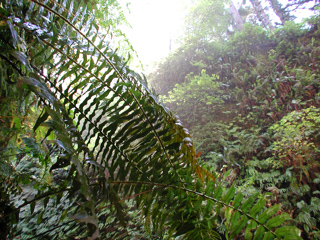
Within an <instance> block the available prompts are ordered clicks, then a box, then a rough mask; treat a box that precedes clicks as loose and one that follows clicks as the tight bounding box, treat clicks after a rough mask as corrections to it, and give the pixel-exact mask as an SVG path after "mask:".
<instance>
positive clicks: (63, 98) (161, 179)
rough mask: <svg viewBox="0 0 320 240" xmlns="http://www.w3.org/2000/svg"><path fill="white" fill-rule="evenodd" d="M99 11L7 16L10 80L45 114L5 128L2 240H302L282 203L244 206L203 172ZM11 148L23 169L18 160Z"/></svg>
mask: <svg viewBox="0 0 320 240" xmlns="http://www.w3.org/2000/svg"><path fill="white" fill-rule="evenodd" d="M97 6H98V5H97ZM97 6H96V5H94V4H92V3H91V2H87V1H76V2H75V1H55V2H38V1H37V0H32V1H31V2H16V1H6V2H3V3H2V5H1V12H2V17H3V18H4V19H5V20H3V22H2V23H3V25H1V27H2V28H3V30H4V33H5V34H4V37H3V39H2V38H1V47H2V49H4V51H3V53H2V55H1V64H2V65H6V66H7V68H8V69H9V71H3V74H2V75H1V76H4V78H3V79H1V81H2V83H5V82H6V83H5V84H7V83H9V84H10V83H15V84H12V86H11V87H9V86H8V89H10V88H17V89H19V88H20V87H21V88H23V89H24V90H25V91H26V92H27V93H28V95H27V96H31V98H32V99H34V101H35V103H37V104H35V103H34V104H30V105H25V108H26V110H28V111H31V109H32V108H34V111H33V112H32V114H31V113H30V112H29V114H26V115H25V117H29V116H30V118H28V121H27V122H23V121H22V120H21V118H20V115H18V116H15V115H13V114H10V115H9V119H10V121H11V125H6V127H5V129H6V131H12V132H13V135H12V136H11V137H10V138H9V139H8V140H7V141H5V142H4V143H2V144H3V146H4V149H2V150H1V155H2V156H4V155H6V156H7V157H9V158H7V160H5V161H3V160H1V169H9V170H10V171H11V172H12V174H10V175H8V174H6V173H5V171H1V180H3V181H2V182H3V184H2V185H1V201H2V203H4V205H3V206H4V207H3V208H2V209H1V210H2V212H3V213H5V214H3V215H1V216H4V217H1V223H4V225H5V228H4V230H3V232H2V236H5V237H6V238H44V239H46V238H54V239H71V238H78V239H107V238H131V237H136V236H137V234H138V235H139V238H140V239H142V238H155V239H157V238H158V239H159V238H160V239H161V238H168V239H170V238H171V237H172V236H173V237H181V238H185V239H221V238H222V237H221V236H222V235H224V236H225V237H226V238H229V239H232V238H235V237H237V236H243V234H244V233H245V235H246V237H247V238H250V237H254V239H260V238H267V239H269V238H270V239H275V238H277V239H285V238H286V237H287V236H289V237H291V238H293V239H301V238H300V237H299V234H300V231H299V229H297V228H295V227H291V226H287V225H286V222H285V220H289V219H290V218H289V217H288V215H286V214H280V212H279V211H280V210H281V206H280V205H279V204H275V205H273V206H271V207H270V208H267V206H266V200H265V199H264V197H263V196H259V200H258V199H257V198H258V195H259V194H253V195H251V194H250V195H249V194H248V196H244V194H242V193H241V192H238V191H237V189H236V186H235V184H232V185H231V186H225V184H224V183H223V182H221V183H219V181H216V179H215V177H214V176H213V175H212V174H211V173H210V172H209V171H207V170H206V169H204V168H202V167H200V165H199V164H198V162H197V156H196V153H195V150H194V147H193V143H192V140H191V138H190V135H189V133H188V131H187V130H186V129H185V128H183V126H182V124H181V121H180V119H178V118H177V117H175V116H174V115H173V114H172V113H171V112H170V111H169V110H168V109H167V108H166V107H165V106H163V105H162V104H161V103H160V102H159V101H158V99H157V98H156V96H154V95H153V94H152V93H151V91H150V90H149V89H148V87H147V83H146V81H145V79H144V78H142V77H141V76H139V75H138V74H137V73H135V72H133V71H131V70H130V69H129V68H128V67H127V65H126V64H127V62H126V61H125V60H124V59H123V58H122V57H121V56H119V55H118V54H116V52H115V51H114V50H113V49H112V48H111V47H110V46H109V43H108V42H107V41H106V40H105V38H106V37H108V36H109V35H107V36H105V35H103V34H101V32H104V31H103V29H100V26H99V25H98V24H97V23H96V22H95V13H96V7H97ZM126 60H127V59H126ZM198 65H199V64H198ZM199 66H200V65H199ZM7 68H6V69H5V70H7ZM1 71H2V70H1ZM8 77H9V81H8V79H7V78H8ZM219 79H221V77H220V76H219V77H218V75H212V74H209V73H208V74H207V73H206V72H205V71H202V75H201V76H200V77H192V78H191V79H190V82H191V84H194V85H197V86H199V89H200V90H203V89H206V88H208V87H209V88H210V87H211V88H213V89H219V90H220V88H221V86H224V85H220V84H217V83H215V82H212V81H213V80H219ZM223 79H224V78H223ZM18 83H19V84H18ZM178 87H179V86H178ZM178 87H177V88H178ZM184 90H185V89H183V91H184ZM16 91H18V90H16ZM12 92H14V91H13V90H12ZM12 92H10V91H5V92H4V93H3V95H4V98H7V97H10V95H11V94H12ZM217 92H218V91H217ZM218 93H224V91H221V92H218ZM22 96H24V95H22ZM18 100H20V101H21V102H24V103H26V100H25V99H23V98H21V97H20V96H18V99H17V100H16V101H15V100H13V101H12V102H13V103H16V102H18ZM227 100H228V101H229V99H227ZM227 100H226V101H227ZM209 101H210V103H211V104H212V101H216V98H212V97H210V96H209V95H207V96H206V97H205V98H203V99H202V104H206V105H209V104H207V103H208V102H209ZM2 111H3V112H5V113H6V114H9V112H6V110H2ZM3 112H1V115H0V116H1V117H2V118H3V117H4V115H3ZM40 112H41V113H40ZM35 116H38V117H37V118H35ZM5 123H7V122H5ZM230 131H231V130H230ZM14 138H16V139H17V140H19V139H20V140H19V141H20V143H15V142H14V140H15V139H14ZM10 141H12V142H10ZM8 147H12V148H14V151H16V152H18V151H20V152H21V153H22V152H23V156H22V158H15V156H12V155H8V153H9V152H10V151H7V149H6V148H8ZM8 195H9V196H10V197H6V196H8ZM127 209H130V213H131V214H127V213H126V210H127ZM135 214H136V215H135ZM279 214H280V215H279ZM139 220H141V221H139ZM128 222H129V223H133V224H134V226H128ZM142 224H143V225H144V227H145V231H141V225H142ZM140 231H141V232H140Z"/></svg>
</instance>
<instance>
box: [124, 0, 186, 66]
mask: <svg viewBox="0 0 320 240" xmlns="http://www.w3.org/2000/svg"><path fill="white" fill-rule="evenodd" d="M128 2H131V4H130V5H129V9H130V12H131V13H130V14H129V15H128V16H126V17H127V20H128V22H129V23H130V25H131V26H132V29H127V28H126V29H125V30H124V32H125V33H126V35H127V37H128V39H129V41H130V42H131V44H132V46H133V48H134V49H135V50H136V51H137V53H138V56H139V58H140V60H141V62H142V63H143V65H144V66H145V70H147V69H148V68H149V67H151V65H152V62H154V61H159V60H161V59H162V58H164V57H166V56H167V55H168V54H169V53H170V40H171V49H172V50H174V49H175V46H176V44H175V39H176V38H177V37H178V36H179V34H180V33H182V31H181V30H182V24H183V17H184V13H183V12H184V11H183V9H184V5H183V1H181V0H160V1H159V0H132V1H128ZM147 65H149V67H148V66H147Z"/></svg>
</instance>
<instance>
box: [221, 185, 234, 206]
mask: <svg viewBox="0 0 320 240" xmlns="http://www.w3.org/2000/svg"><path fill="white" fill-rule="evenodd" d="M235 192H236V188H235V187H234V183H233V184H232V186H231V187H230V188H229V190H228V192H227V194H226V195H225V196H224V198H223V201H224V202H225V203H226V204H229V202H230V201H231V199H232V198H233V197H234V194H235Z"/></svg>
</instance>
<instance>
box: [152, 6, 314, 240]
mask: <svg viewBox="0 0 320 240" xmlns="http://www.w3.org/2000/svg"><path fill="white" fill-rule="evenodd" d="M205 4H207V5H205ZM208 4H209V6H210V7H211V8H212V9H217V8H219V9H220V7H221V6H216V5H215V4H216V3H213V2H210V1H198V4H197V5H196V7H194V9H192V13H194V11H196V13H197V15H196V16H197V17H196V18H195V17H193V21H194V22H192V21H191V23H189V25H188V28H187V29H188V35H187V36H186V37H185V39H184V41H183V45H182V46H181V47H180V48H179V49H178V50H177V51H176V52H174V53H173V54H171V55H170V56H169V57H168V58H166V59H165V60H164V61H162V62H161V63H160V64H159V65H158V69H157V70H156V71H155V72H154V73H152V74H151V75H150V76H149V78H150V79H151V80H152V85H153V86H154V87H155V89H156V90H157V92H159V93H160V94H161V95H162V99H163V101H164V102H165V104H166V105H167V106H168V107H169V108H170V109H171V110H172V111H173V112H175V113H176V114H177V115H178V116H179V117H180V119H181V122H182V123H183V124H184V125H185V126H186V127H187V128H188V129H189V131H190V135H191V136H192V138H193V140H194V143H195V146H196V150H197V152H199V154H198V155H199V156H200V158H199V159H200V160H199V161H200V162H201V164H202V165H203V166H205V167H206V169H208V170H211V172H212V173H215V174H217V177H218V179H220V180H224V181H223V182H224V184H225V186H226V187H228V186H230V185H231V184H232V183H233V184H235V185H236V186H237V189H238V190H239V191H240V192H242V193H243V194H244V195H247V196H250V195H251V194H254V193H257V192H259V193H263V194H265V195H266V196H268V198H267V199H268V201H267V205H268V206H273V205H274V204H281V211H282V212H286V213H288V214H289V215H290V216H291V217H292V218H293V219H294V224H295V225H296V226H297V227H298V228H300V229H301V230H302V231H303V232H302V236H303V238H304V239H319V238H320V232H319V227H320V225H319V221H320V198H319V197H320V196H319V193H320V192H319V190H320V189H319V187H318V186H319V185H318V184H319V181H320V172H319V167H320V166H319V160H320V155H319V147H320V138H319V137H320V136H319V130H320V125H319V121H320V108H319V107H320V105H319V104H320V98H319V97H320V93H319V87H320V85H319V84H320V82H319V79H320V72H319V65H320V59H319V51H320V50H319V49H320V38H319V37H320V31H319V29H320V26H319V24H320V18H319V17H318V14H315V15H313V16H311V17H310V18H308V19H306V20H305V21H304V22H302V23H299V24H298V23H294V22H293V21H290V22H285V21H284V23H283V24H279V25H278V26H277V27H275V28H272V29H270V28H266V27H265V26H263V25H262V24H260V22H259V21H258V19H257V20H252V21H249V22H246V23H244V25H243V28H242V30H241V31H233V32H231V33H229V35H228V36H227V35H225V36H226V37H225V38H223V39H221V38H216V37H215V35H214V34H211V32H210V31H214V33H217V32H218V33H219V35H220V36H221V32H223V30H222V29H221V28H218V29H217V30H212V29H214V27H213V28H212V27H211V28H208V27H206V25H203V24H202V25H201V27H202V29H200V27H199V25H197V24H198V23H199V22H200V23H203V21H204V20H206V21H210V19H209V20H208V18H203V19H202V18H201V16H206V14H208V13H207V12H210V11H211V12H213V10H212V9H211V10H210V7H208ZM208 9H209V10H208ZM245 11H247V12H245ZM249 12H250V9H249V8H244V10H242V13H244V14H248V13H249ZM220 17H222V16H220ZM224 17H225V19H229V21H227V20H225V21H224V22H227V23H230V24H233V23H232V17H231V16H227V15H225V16H224ZM292 17H293V16H291V18H292ZM199 19H201V21H200V20H199ZM221 22H223V21H221ZM192 24H193V25H192ZM207 25H209V24H208V23H207ZM190 26H195V27H194V31H193V30H192V28H191V31H190ZM211 26H215V25H214V23H213V22H211ZM221 26H222V24H220V25H219V27H221ZM199 29H200V30H201V33H200V34H199V33H198V32H199V31H200V30H199ZM229 29H230V28H229ZM229 29H228V30H226V28H225V31H229ZM234 29H235V27H234ZM204 32H205V33H206V34H203V33H204ZM210 34H211V35H210ZM203 36H206V37H203ZM208 36H212V38H210V37H208ZM226 176H227V177H226Z"/></svg>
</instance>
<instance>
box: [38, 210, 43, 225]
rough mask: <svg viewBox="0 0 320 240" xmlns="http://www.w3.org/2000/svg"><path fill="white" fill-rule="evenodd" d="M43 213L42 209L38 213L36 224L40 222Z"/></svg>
mask: <svg viewBox="0 0 320 240" xmlns="http://www.w3.org/2000/svg"><path fill="white" fill-rule="evenodd" d="M43 214H44V211H41V212H40V214H39V215H38V218H37V224H40V223H41V222H42V217H43Z"/></svg>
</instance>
